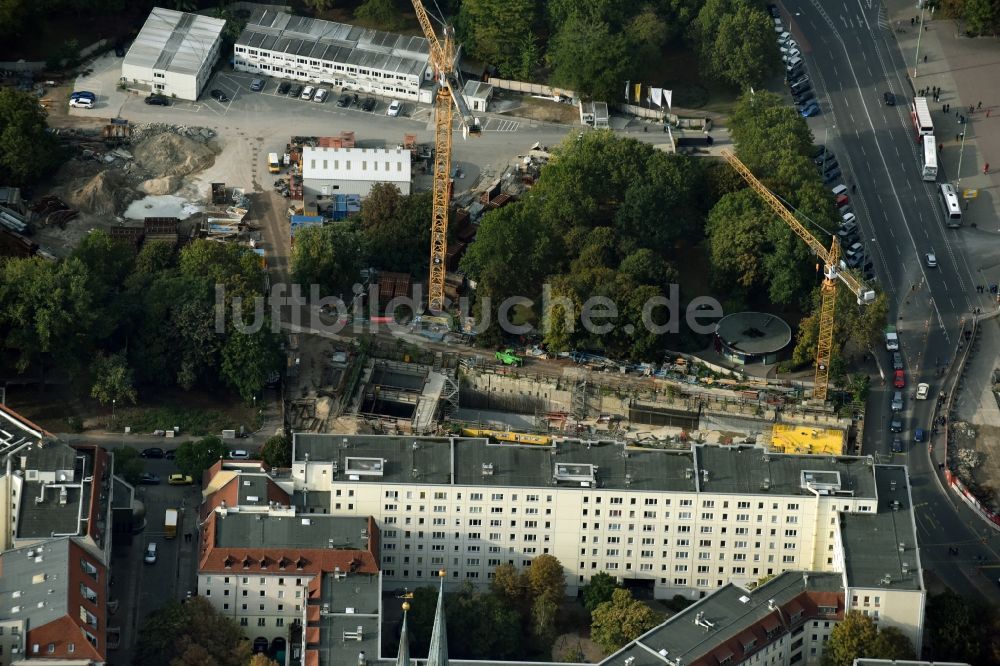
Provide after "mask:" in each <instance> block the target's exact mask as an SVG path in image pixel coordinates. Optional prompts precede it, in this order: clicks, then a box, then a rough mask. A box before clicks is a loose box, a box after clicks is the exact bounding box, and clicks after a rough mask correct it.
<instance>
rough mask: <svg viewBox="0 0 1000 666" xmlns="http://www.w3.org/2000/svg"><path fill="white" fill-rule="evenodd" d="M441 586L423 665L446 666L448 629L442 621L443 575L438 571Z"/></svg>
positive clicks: (442, 572) (443, 573)
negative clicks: (428, 647) (425, 661)
mask: <svg viewBox="0 0 1000 666" xmlns="http://www.w3.org/2000/svg"><path fill="white" fill-rule="evenodd" d="M438 575H439V576H440V577H441V587H440V589H439V590H438V601H437V609H436V610H435V611H434V628H433V629H432V630H431V646H430V649H429V650H428V651H427V663H426V664H425V666H448V631H447V629H446V628H445V622H444V577H445V572H444V571H439V572H438Z"/></svg>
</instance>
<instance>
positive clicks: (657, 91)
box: [650, 88, 663, 106]
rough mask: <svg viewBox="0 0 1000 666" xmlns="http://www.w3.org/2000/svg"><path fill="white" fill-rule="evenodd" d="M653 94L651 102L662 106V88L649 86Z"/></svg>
mask: <svg viewBox="0 0 1000 666" xmlns="http://www.w3.org/2000/svg"><path fill="white" fill-rule="evenodd" d="M650 92H652V94H653V104H655V105H656V106H663V88H650Z"/></svg>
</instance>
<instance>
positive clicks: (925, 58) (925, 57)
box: [924, 54, 927, 63]
mask: <svg viewBox="0 0 1000 666" xmlns="http://www.w3.org/2000/svg"><path fill="white" fill-rule="evenodd" d="M924 62H925V63H926V62H927V55H926V54H925V55H924Z"/></svg>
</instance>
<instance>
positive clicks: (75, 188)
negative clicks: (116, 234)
mask: <svg viewBox="0 0 1000 666" xmlns="http://www.w3.org/2000/svg"><path fill="white" fill-rule="evenodd" d="M137 198H138V195H137V194H136V193H135V191H134V190H133V189H132V188H131V187H129V186H128V184H127V183H126V182H125V176H124V175H122V173H121V172H119V171H115V170H113V169H108V170H106V171H101V172H99V173H98V174H97V175H95V176H92V177H84V178H80V179H78V180H75V181H73V182H72V183H71V184H70V186H69V187H68V188H67V191H66V201H67V203H69V205H70V206H71V207H73V208H75V209H77V210H80V211H83V212H85V213H91V214H93V215H117V214H118V213H119V212H120V211H122V210H124V209H125V208H126V207H127V206H128V205H129V204H130V203H132V201H134V200H135V199H137Z"/></svg>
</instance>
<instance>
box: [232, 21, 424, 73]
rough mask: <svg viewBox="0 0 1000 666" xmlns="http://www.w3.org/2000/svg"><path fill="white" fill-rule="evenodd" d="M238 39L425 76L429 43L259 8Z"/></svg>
mask: <svg viewBox="0 0 1000 666" xmlns="http://www.w3.org/2000/svg"><path fill="white" fill-rule="evenodd" d="M236 43H237V44H238V45H240V46H246V47H247V48H251V49H261V50H265V51H275V52H278V53H287V54H289V55H295V56H300V57H303V58H309V59H312V60H325V61H327V62H336V63H340V64H345V65H354V66H357V67H367V68H371V69H378V70H381V71H386V72H391V73H394V74H408V75H412V76H422V75H423V72H424V70H425V69H426V68H427V66H428V60H429V54H430V47H429V46H428V44H427V40H426V39H425V38H423V37H415V36H410V35H397V34H394V33H390V32H383V31H381V30H370V29H367V28H359V27H358V26H354V25H348V24H346V23H335V22H333V21H324V20H321V19H313V18H309V17H306V16H291V15H289V14H284V13H280V12H274V11H271V10H267V9H258V10H256V11H255V12H254V13H253V15H252V16H251V17H250V20H249V21H247V25H246V28H245V29H244V30H243V33H242V34H241V35H240V37H239V39H237V40H236Z"/></svg>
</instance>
